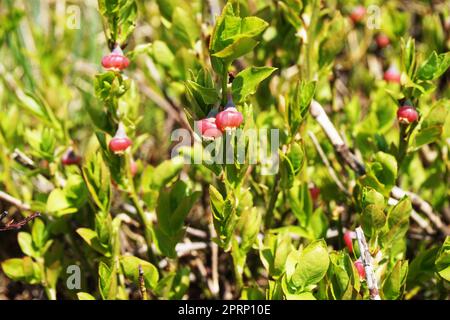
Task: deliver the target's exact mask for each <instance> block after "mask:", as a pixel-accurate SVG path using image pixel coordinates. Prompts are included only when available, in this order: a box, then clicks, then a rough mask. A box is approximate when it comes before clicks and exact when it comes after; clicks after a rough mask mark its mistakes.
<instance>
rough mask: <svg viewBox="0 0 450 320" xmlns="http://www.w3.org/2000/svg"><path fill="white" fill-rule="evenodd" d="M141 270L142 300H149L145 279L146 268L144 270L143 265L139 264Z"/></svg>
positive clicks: (140, 289) (140, 288) (140, 290)
mask: <svg viewBox="0 0 450 320" xmlns="http://www.w3.org/2000/svg"><path fill="white" fill-rule="evenodd" d="M138 270H139V292H140V293H141V299H142V300H148V295H147V288H146V287H145V279H144V270H142V266H141V265H139V266H138Z"/></svg>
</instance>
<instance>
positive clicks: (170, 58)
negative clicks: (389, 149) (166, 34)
mask: <svg viewBox="0 0 450 320" xmlns="http://www.w3.org/2000/svg"><path fill="white" fill-rule="evenodd" d="M152 55H153V58H154V59H155V61H156V63H157V64H160V65H162V66H164V67H166V68H169V69H170V68H171V67H172V65H173V62H174V60H175V56H174V54H173V53H172V51H171V50H170V48H169V47H168V46H167V44H166V43H165V42H163V41H160V40H155V41H154V42H153V45H152Z"/></svg>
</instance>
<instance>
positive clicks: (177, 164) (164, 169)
mask: <svg viewBox="0 0 450 320" xmlns="http://www.w3.org/2000/svg"><path fill="white" fill-rule="evenodd" d="M183 166H184V162H183V158H182V157H174V158H172V159H170V160H165V161H163V162H162V163H160V164H159V165H158V166H157V167H156V168H155V169H154V170H153V172H147V171H146V173H144V175H147V174H149V175H150V177H146V178H144V179H145V181H146V182H148V183H149V185H150V188H151V189H153V190H158V191H159V189H160V188H162V187H164V186H166V185H167V184H168V183H169V182H170V181H172V180H173V179H174V178H175V177H176V176H178V174H179V173H180V172H181V170H182V169H183Z"/></svg>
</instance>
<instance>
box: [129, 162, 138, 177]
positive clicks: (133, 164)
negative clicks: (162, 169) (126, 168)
mask: <svg viewBox="0 0 450 320" xmlns="http://www.w3.org/2000/svg"><path fill="white" fill-rule="evenodd" d="M130 171H131V175H132V176H133V177H134V176H135V175H136V173H137V172H138V166H137V163H136V162H135V161H134V160H131V162H130Z"/></svg>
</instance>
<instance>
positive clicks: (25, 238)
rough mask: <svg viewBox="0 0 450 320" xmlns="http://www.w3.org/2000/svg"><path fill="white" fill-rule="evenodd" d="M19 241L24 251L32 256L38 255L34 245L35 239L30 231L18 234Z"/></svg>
mask: <svg viewBox="0 0 450 320" xmlns="http://www.w3.org/2000/svg"><path fill="white" fill-rule="evenodd" d="M17 242H18V243H19V246H20V249H21V250H22V252H23V253H25V254H26V255H27V256H30V257H38V256H39V254H37V252H36V250H35V248H34V246H33V240H32V239H31V234H29V233H28V232H19V233H18V234H17Z"/></svg>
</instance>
